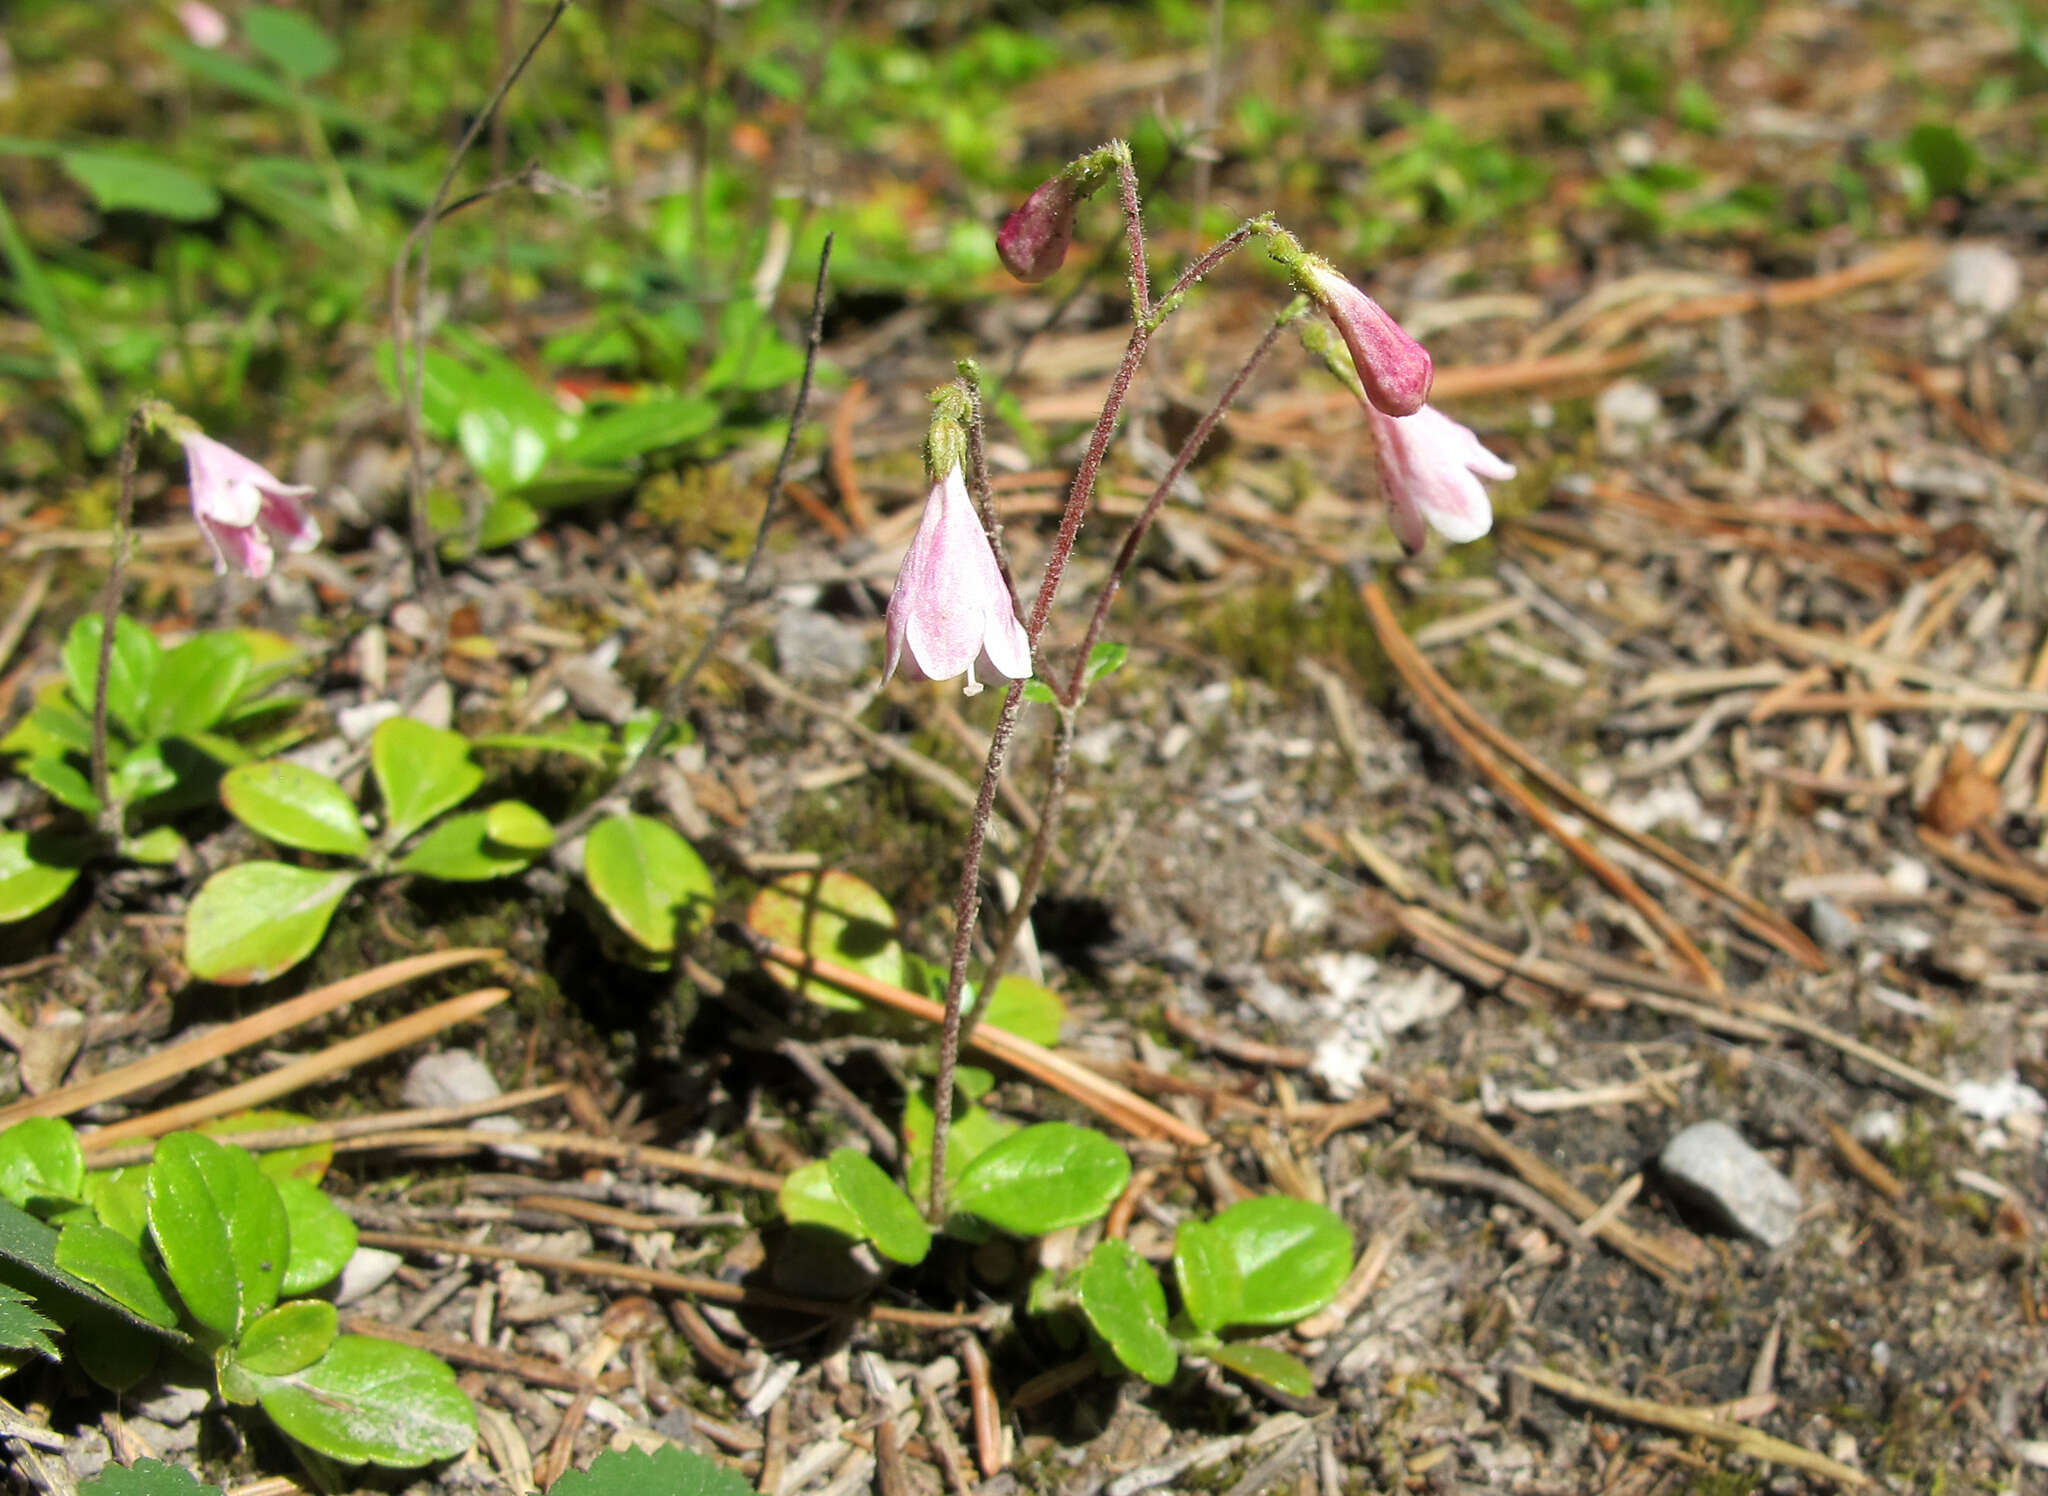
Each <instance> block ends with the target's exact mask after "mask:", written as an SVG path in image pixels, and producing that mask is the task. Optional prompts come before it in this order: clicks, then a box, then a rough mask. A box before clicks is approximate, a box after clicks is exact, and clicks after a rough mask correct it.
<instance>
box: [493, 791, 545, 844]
mask: <svg viewBox="0 0 2048 1496" xmlns="http://www.w3.org/2000/svg"><path fill="white" fill-rule="evenodd" d="M484 836H485V837H486V838H487V839H488V840H490V841H491V842H493V843H495V844H496V845H497V846H499V847H502V848H504V849H505V850H507V851H511V852H534V853H538V852H545V851H546V850H547V849H548V848H549V847H551V846H553V845H554V842H555V828H554V826H553V825H552V824H551V823H550V822H549V820H548V818H547V817H546V816H544V815H542V814H541V813H540V812H539V811H537V810H535V809H534V808H533V807H532V806H531V805H528V804H527V803H526V802H525V801H523V800H500V801H498V802H497V803H496V804H494V805H492V806H490V807H489V808H488V809H486V810H485V811H484Z"/></svg>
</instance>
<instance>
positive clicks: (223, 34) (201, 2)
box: [178, 0, 228, 52]
mask: <svg viewBox="0 0 2048 1496" xmlns="http://www.w3.org/2000/svg"><path fill="white" fill-rule="evenodd" d="M178 24H179V25H180V26H183V27H184V28H185V35H186V36H187V37H189V38H190V39H191V42H192V45H193V46H195V47H204V48H206V49H207V50H208V51H209V52H210V51H212V50H213V49H214V48H215V47H218V46H220V45H221V44H222V43H223V42H225V41H226V40H227V39H228V23H227V20H226V18H225V17H223V16H222V15H221V13H220V12H219V11H217V10H215V9H214V8H213V7H212V6H211V5H208V4H207V3H206V0H178Z"/></svg>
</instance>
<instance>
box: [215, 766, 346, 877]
mask: <svg viewBox="0 0 2048 1496" xmlns="http://www.w3.org/2000/svg"><path fill="white" fill-rule="evenodd" d="M220 798H221V803H222V804H223V805H225V806H227V808H228V811H229V813H230V814H232V815H233V816H234V818H235V819H236V820H238V821H240V822H241V823H242V824H243V825H244V826H247V827H248V828H249V829H250V830H251V831H254V832H256V833H258V834H259V835H262V836H267V837H269V838H270V839H271V840H272V841H274V842H277V843H279V844H280V845H283V846H287V847H298V848H300V849H302V850H304V851H307V852H327V853H330V854H332V855H333V856H336V857H360V856H362V855H363V854H364V853H365V852H367V851H369V850H370V838H369V836H368V834H367V833H365V832H364V830H363V822H362V817H361V816H359V815H358V814H357V813H356V807H355V802H354V801H352V800H350V799H349V797H348V793H347V791H345V790H343V789H342V787H341V786H340V785H338V784H336V783H335V782H334V781H333V780H331V779H329V778H328V777H327V776H326V775H325V774H322V773H320V772H319V771H318V770H315V769H309V768H307V767H306V766H305V765H304V764H295V763H293V762H291V761H290V760H289V759H283V758H273V759H269V760H267V761H265V762H263V763H260V764H244V765H242V766H241V767H240V768H237V769H230V770H228V771H227V773H226V774H224V775H222V776H221V781H220Z"/></svg>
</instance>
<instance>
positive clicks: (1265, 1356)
mask: <svg viewBox="0 0 2048 1496" xmlns="http://www.w3.org/2000/svg"><path fill="white" fill-rule="evenodd" d="M1207 1355H1208V1357H1209V1359H1210V1360H1211V1361H1214V1362H1215V1363H1216V1364H1217V1365H1218V1366H1221V1367H1224V1368H1225V1369H1226V1370H1229V1371H1234V1372H1236V1373H1237V1374H1238V1375H1239V1376H1241V1377H1246V1378H1249V1379H1250V1380H1251V1381H1254V1382H1258V1383H1260V1384H1261V1385H1263V1386H1267V1387H1271V1388H1272V1389H1273V1390H1274V1391H1275V1392H1281V1393H1285V1394H1286V1395H1287V1396H1289V1397H1314V1396H1315V1395H1316V1375H1315V1373H1314V1372H1313V1371H1311V1370H1309V1368H1308V1367H1307V1366H1306V1365H1305V1364H1303V1363H1302V1361H1301V1360H1300V1359H1299V1358H1297V1357H1294V1356H1290V1355H1288V1354H1287V1352H1285V1351H1283V1350H1279V1349H1276V1348H1275V1347H1273V1346H1270V1345H1256V1344H1253V1343H1251V1342H1249V1341H1225V1342H1223V1343H1222V1344H1220V1345H1217V1346H1213V1347H1211V1348H1210V1349H1209V1350H1208V1352H1207Z"/></svg>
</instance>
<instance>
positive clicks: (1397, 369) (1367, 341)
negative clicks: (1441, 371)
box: [1298, 256, 1436, 416]
mask: <svg viewBox="0 0 2048 1496" xmlns="http://www.w3.org/2000/svg"><path fill="white" fill-rule="evenodd" d="M1298 284H1299V285H1300V286H1301V289H1302V290H1304V291H1306V292H1307V293H1308V294H1309V295H1310V296H1311V297H1313V298H1314V299H1315V302H1316V305H1318V306H1320V307H1321V308H1322V309H1323V310H1324V311H1325V312H1326V313H1328V314H1329V318H1330V321H1331V322H1332V323H1333V324H1334V325H1335V326H1336V329H1337V332H1338V334H1339V335H1340V336H1342V338H1343V339H1344V346H1345V347H1347V348H1349V349H1350V350H1351V362H1352V365H1353V366H1354V367H1355V368H1356V369H1357V370H1358V380H1359V383H1361V384H1363V385H1364V386H1365V393H1366V398H1367V399H1369V400H1371V401H1372V403H1373V404H1374V405H1376V406H1378V407H1379V408H1380V409H1381V410H1382V411H1384V412H1386V414H1388V415H1390V416H1411V415H1414V414H1415V412H1416V411H1418V410H1420V409H1422V405H1423V402H1424V401H1426V400H1427V399H1429V384H1430V380H1431V379H1433V378H1434V377H1435V375H1436V366H1435V365H1434V364H1433V363H1432V362H1431V361H1430V357H1429V350H1428V349H1426V348H1424V347H1423V346H1422V345H1421V344H1420V343H1418V342H1416V341H1415V339H1413V338H1411V337H1409V336H1408V334H1407V333H1406V332H1404V331H1402V329H1401V324H1400V323H1398V322H1396V321H1395V320H1394V319H1393V318H1392V317H1389V316H1388V315H1387V313H1386V309H1385V308H1383V307H1382V306H1381V305H1380V304H1379V303H1378V302H1377V301H1374V300H1373V299H1372V298H1371V297H1370V296H1368V295H1366V294H1365V293H1364V292H1363V291H1361V290H1359V289H1358V287H1356V286H1354V285H1352V284H1351V282H1350V281H1348V280H1346V279H1344V277H1343V276H1341V275H1339V274H1338V273H1337V272H1336V271H1334V270H1332V269H1331V268H1330V267H1329V266H1328V265H1325V264H1324V263H1322V261H1320V260H1317V259H1315V258H1314V257H1313V256H1308V257H1306V258H1305V259H1304V261H1303V265H1302V270H1301V278H1300V280H1299V282H1298Z"/></svg>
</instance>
